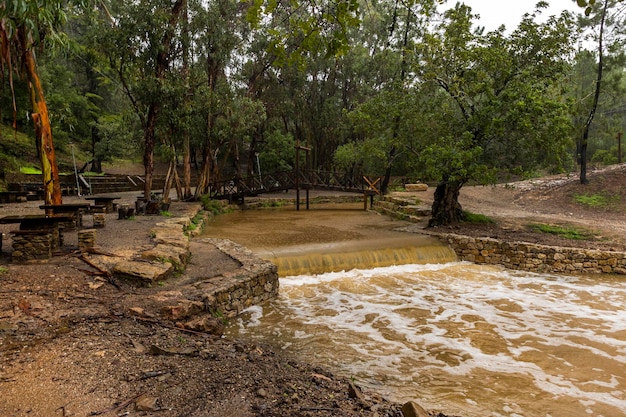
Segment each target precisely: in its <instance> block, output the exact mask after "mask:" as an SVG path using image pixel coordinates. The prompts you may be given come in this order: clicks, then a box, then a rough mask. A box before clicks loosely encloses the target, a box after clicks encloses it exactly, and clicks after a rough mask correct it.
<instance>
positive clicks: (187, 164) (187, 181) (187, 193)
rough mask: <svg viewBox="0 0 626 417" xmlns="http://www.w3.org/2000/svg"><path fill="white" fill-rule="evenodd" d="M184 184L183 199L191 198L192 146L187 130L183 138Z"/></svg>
mask: <svg viewBox="0 0 626 417" xmlns="http://www.w3.org/2000/svg"><path fill="white" fill-rule="evenodd" d="M183 186H184V190H182V194H180V195H181V200H189V199H190V198H191V146H189V131H188V130H185V137H184V139H183Z"/></svg>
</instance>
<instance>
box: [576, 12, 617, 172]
mask: <svg viewBox="0 0 626 417" xmlns="http://www.w3.org/2000/svg"><path fill="white" fill-rule="evenodd" d="M620 3H621V2H620V1H618V0H605V1H604V2H593V3H592V4H591V5H589V6H588V8H587V10H586V15H588V16H589V17H588V18H586V19H580V23H581V25H582V26H583V28H586V29H591V34H590V35H589V36H590V37H591V38H592V40H593V41H594V42H595V44H596V46H597V49H596V59H597V63H596V68H595V71H594V73H595V80H594V81H593V83H591V85H592V86H593V87H592V88H591V89H590V90H591V91H592V93H591V95H590V97H591V98H592V99H591V100H588V103H589V104H588V105H587V116H586V117H585V119H584V123H583V124H582V128H581V131H582V133H581V135H580V137H579V140H578V146H577V149H578V153H579V161H580V183H581V184H586V183H587V182H588V179H587V162H588V154H587V151H588V147H589V132H590V129H591V125H592V123H593V121H594V118H595V116H596V112H597V110H598V105H599V103H600V98H601V95H602V94H603V93H605V90H606V89H605V88H603V82H604V81H605V80H604V73H605V70H607V69H609V68H610V63H609V62H607V61H613V62H615V57H616V56H621V57H623V56H624V52H625V51H624V46H625V45H624V42H625V40H626V34H625V33H624V24H625V23H626V17H625V16H624V13H625V10H626V4H620Z"/></svg>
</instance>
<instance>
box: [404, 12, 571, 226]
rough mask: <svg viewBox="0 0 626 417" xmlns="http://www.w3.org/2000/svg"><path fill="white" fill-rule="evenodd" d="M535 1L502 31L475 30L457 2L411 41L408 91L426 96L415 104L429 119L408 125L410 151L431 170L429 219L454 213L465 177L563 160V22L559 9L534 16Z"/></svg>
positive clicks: (567, 22)
mask: <svg viewBox="0 0 626 417" xmlns="http://www.w3.org/2000/svg"><path fill="white" fill-rule="evenodd" d="M545 6H546V4H545V3H539V4H538V5H537V7H538V9H537V10H535V12H533V13H532V14H529V15H526V16H525V17H524V18H523V19H522V21H521V23H520V24H519V27H518V28H517V29H516V30H515V31H513V32H512V33H511V34H510V35H508V36H507V35H505V33H504V28H500V29H498V30H496V31H493V32H489V33H486V34H483V33H481V32H480V31H476V30H475V29H474V28H473V25H472V23H473V15H472V13H471V9H470V8H468V7H467V6H464V5H458V4H457V6H456V7H455V8H453V9H450V10H448V11H446V12H445V14H444V18H443V20H442V21H441V23H439V24H438V25H437V26H436V27H435V28H434V31H433V33H432V34H430V35H428V36H426V37H425V39H424V42H423V44H421V45H418V47H419V51H418V53H419V55H420V60H419V61H418V62H417V65H416V67H415V71H416V72H418V74H419V81H420V87H419V88H417V89H416V91H415V93H416V94H430V95H431V96H432V97H433V98H434V99H435V101H434V103H436V106H433V107H425V108H424V109H423V110H424V112H428V113H431V114H432V115H433V117H431V118H430V119H429V123H428V124H423V123H420V124H419V125H418V126H417V127H416V128H417V132H416V133H415V134H416V136H419V137H422V138H423V141H422V144H421V145H420V146H421V149H420V153H419V156H418V159H419V160H420V161H421V163H422V164H423V166H425V167H426V168H427V169H428V171H429V172H430V174H431V175H433V176H434V175H437V176H438V178H439V182H438V184H437V187H436V189H435V193H434V202H433V209H432V218H431V220H430V225H431V226H437V225H444V224H449V223H454V222H457V221H459V220H462V219H463V218H464V213H463V210H462V207H461V205H460V204H459V201H458V197H459V193H460V190H461V188H462V187H463V185H465V184H467V183H468V182H470V181H476V182H480V183H488V182H490V181H493V180H494V178H495V175H496V173H497V172H498V171H499V170H506V171H509V172H510V171H513V172H518V173H524V172H529V171H532V170H533V169H535V168H536V167H538V166H546V167H550V168H552V169H558V167H559V165H561V164H562V163H563V158H565V157H566V150H567V147H568V145H569V137H568V133H569V130H570V129H571V124H570V120H569V117H568V113H569V108H568V105H567V103H566V101H565V99H564V97H563V95H562V94H561V87H562V85H563V84H562V83H563V80H564V77H565V75H566V74H567V71H568V70H569V63H568V60H569V58H570V57H569V51H570V50H571V45H572V37H573V30H572V27H573V22H572V20H571V18H570V17H569V16H568V15H567V14H562V15H561V16H560V17H554V16H552V17H550V18H549V19H548V20H547V21H546V22H545V23H537V15H538V14H539V13H540V12H541V9H542V8H543V7H545ZM424 117H425V115H422V119H423V118H424Z"/></svg>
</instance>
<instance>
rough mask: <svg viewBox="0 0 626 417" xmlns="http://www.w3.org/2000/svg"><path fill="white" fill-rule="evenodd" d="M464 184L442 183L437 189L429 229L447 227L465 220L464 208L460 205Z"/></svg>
mask: <svg viewBox="0 0 626 417" xmlns="http://www.w3.org/2000/svg"><path fill="white" fill-rule="evenodd" d="M462 186H463V182H461V181H445V180H444V181H441V182H440V183H439V184H438V185H437V188H436V189H435V195H434V201H433V206H432V218H431V219H430V221H429V222H428V226H429V227H435V226H445V225H448V224H452V223H458V222H459V221H461V220H463V217H464V215H463V208H462V207H461V204H460V203H459V193H460V191H461V187H462Z"/></svg>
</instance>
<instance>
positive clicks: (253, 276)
mask: <svg viewBox="0 0 626 417" xmlns="http://www.w3.org/2000/svg"><path fill="white" fill-rule="evenodd" d="M202 242H205V243H207V244H212V245H214V246H215V247H216V248H218V249H219V250H220V251H222V252H223V253H225V254H226V255H228V256H230V257H231V258H233V259H234V260H236V261H237V262H239V263H240V264H241V267H240V268H237V269H236V270H234V271H231V272H229V273H228V274H224V275H223V278H222V279H220V280H211V281H206V282H203V283H201V284H198V285H196V287H197V288H198V289H199V290H200V291H201V292H202V300H203V301H204V305H205V307H206V308H207V309H208V310H209V311H211V312H214V313H217V312H219V313H220V314H223V315H224V316H226V317H233V316H236V315H237V314H239V313H241V312H242V311H243V310H244V309H246V308H248V307H250V306H253V305H257V304H261V303H262V302H264V301H267V300H271V299H273V298H276V297H277V296H278V273H277V271H276V265H274V264H272V263H271V262H269V261H266V260H263V259H260V258H258V257H257V256H256V255H254V254H253V253H252V252H251V251H250V250H249V249H247V248H245V247H243V246H241V245H238V244H236V243H234V242H232V241H230V240H227V239H213V238H206V239H202Z"/></svg>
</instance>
